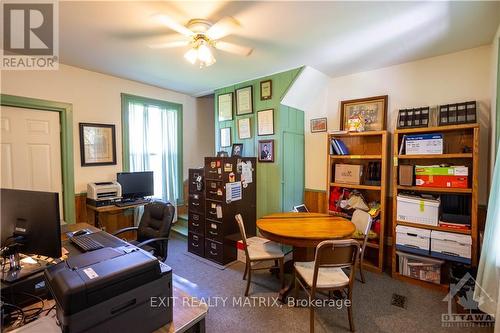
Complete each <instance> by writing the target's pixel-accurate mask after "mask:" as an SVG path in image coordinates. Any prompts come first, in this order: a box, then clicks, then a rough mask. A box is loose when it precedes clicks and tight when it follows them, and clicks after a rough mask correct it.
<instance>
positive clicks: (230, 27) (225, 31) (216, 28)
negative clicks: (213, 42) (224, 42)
mask: <svg viewBox="0 0 500 333" xmlns="http://www.w3.org/2000/svg"><path fill="white" fill-rule="evenodd" d="M239 27H240V23H239V22H238V21H236V19H235V18H233V17H231V16H226V17H224V18H222V19H220V20H219V21H218V22H217V23H215V24H214V25H212V26H211V27H210V28H209V29H208V30H207V33H206V34H207V36H208V37H209V38H210V39H220V38H223V37H226V36H227V35H230V34H231V33H232V32H233V31H234V30H235V29H237V28H239Z"/></svg>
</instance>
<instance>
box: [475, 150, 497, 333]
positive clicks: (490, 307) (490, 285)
mask: <svg viewBox="0 0 500 333" xmlns="http://www.w3.org/2000/svg"><path fill="white" fill-rule="evenodd" d="M499 240H500V149H499V151H498V152H497V155H496V163H495V170H494V172H493V182H492V184H491V190H490V198H489V201H488V215H487V217H486V227H485V230H484V239H483V247H482V250H481V259H480V261H479V267H478V273H477V278H476V283H477V285H476V288H475V290H474V300H475V301H476V302H478V304H479V309H481V311H483V312H485V313H488V314H490V315H492V316H495V317H496V318H497V321H498V318H500V308H499V307H498V300H499V293H500V289H499V284H500V241H499ZM495 332H500V323H498V324H496V325H495Z"/></svg>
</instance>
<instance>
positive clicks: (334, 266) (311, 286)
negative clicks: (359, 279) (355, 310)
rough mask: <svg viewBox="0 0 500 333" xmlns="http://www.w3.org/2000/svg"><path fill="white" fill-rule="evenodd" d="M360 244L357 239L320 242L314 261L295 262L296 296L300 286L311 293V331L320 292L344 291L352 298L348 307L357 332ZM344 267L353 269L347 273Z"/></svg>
mask: <svg viewBox="0 0 500 333" xmlns="http://www.w3.org/2000/svg"><path fill="white" fill-rule="evenodd" d="M359 249H360V247H359V243H358V242H357V241H355V240H354V239H347V240H327V241H323V242H321V243H319V244H318V246H317V247H316V255H315V258H314V261H311V262H295V264H294V266H295V283H294V297H295V298H297V294H298V286H299V284H300V286H301V287H302V288H303V289H304V291H305V292H306V293H307V294H308V296H309V311H310V314H309V331H310V332H311V333H312V332H314V307H313V306H312V302H313V301H314V300H315V297H316V292H318V293H319V292H333V291H340V292H341V293H344V294H345V298H346V299H348V300H350V301H351V306H349V307H347V311H348V316H349V327H350V329H351V331H352V332H354V321H353V317H352V288H353V284H354V279H355V268H356V262H357V261H358V257H359ZM342 268H349V276H347V275H346V274H345V273H344V271H343V270H342Z"/></svg>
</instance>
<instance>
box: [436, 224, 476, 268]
mask: <svg viewBox="0 0 500 333" xmlns="http://www.w3.org/2000/svg"><path fill="white" fill-rule="evenodd" d="M471 245H472V237H471V236H470V235H459V234H456V233H452V232H444V231H436V230H432V232H431V256H433V257H437V258H440V259H446V260H452V261H457V262H461V263H464V264H470V263H471V254H472V252H471Z"/></svg>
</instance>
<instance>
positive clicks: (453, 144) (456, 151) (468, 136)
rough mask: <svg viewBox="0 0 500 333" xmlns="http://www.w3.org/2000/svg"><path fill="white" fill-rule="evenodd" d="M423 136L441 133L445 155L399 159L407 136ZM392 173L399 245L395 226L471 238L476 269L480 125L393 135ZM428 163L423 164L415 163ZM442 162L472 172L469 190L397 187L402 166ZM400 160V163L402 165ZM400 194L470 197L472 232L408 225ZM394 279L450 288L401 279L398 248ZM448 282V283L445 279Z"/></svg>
mask: <svg viewBox="0 0 500 333" xmlns="http://www.w3.org/2000/svg"><path fill="white" fill-rule="evenodd" d="M424 133H442V134H443V150H444V152H445V153H444V154H439V155H431V154H429V155H400V154H399V151H400V147H401V144H402V141H403V139H404V136H405V135H407V134H424ZM464 147H468V148H470V149H471V150H472V152H471V153H462V151H463V149H464ZM393 151H394V155H393V162H394V163H393V166H392V168H393V172H392V191H393V193H392V200H393V205H392V210H393V212H392V214H393V215H392V220H393V221H394V223H393V227H392V239H393V242H394V243H395V241H396V226H397V225H405V226H410V227H415V228H421V229H428V230H438V231H445V232H450V233H456V234H463V235H471V238H472V245H471V253H472V266H473V267H476V266H477V262H478V257H479V252H478V221H477V220H478V218H477V206H478V190H479V189H478V165H479V125H478V124H464V125H453V126H438V127H429V128H412V129H400V130H395V131H394V137H393ZM422 159H423V160H425V161H422V162H419V161H416V160H422ZM443 159H448V160H449V161H447V162H448V163H450V164H454V165H464V166H467V167H468V168H469V178H470V183H469V184H470V188H435V187H422V186H401V185H399V184H398V174H399V172H398V171H399V165H403V164H413V165H415V164H427V165H430V164H440V163H443ZM399 160H401V162H403V163H401V162H400V161H399ZM400 191H415V192H427V193H436V194H459V195H464V196H469V197H470V199H471V200H470V202H471V209H470V212H471V228H470V230H460V229H452V228H446V227H441V226H436V227H434V226H427V225H422V224H418V223H408V222H402V221H398V220H397V213H396V211H397V196H398V193H399V192H400ZM391 259H392V276H393V277H394V278H396V279H399V280H402V281H405V282H408V283H412V284H416V285H419V286H423V287H427V288H431V289H435V290H441V291H447V290H448V289H449V286H448V285H447V284H443V283H442V284H434V283H432V282H426V281H421V280H417V279H413V278H411V277H408V276H404V275H401V274H400V272H399V271H398V269H399V267H398V258H397V254H396V247H395V246H393V248H392V258H391ZM445 280H446V279H445Z"/></svg>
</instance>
